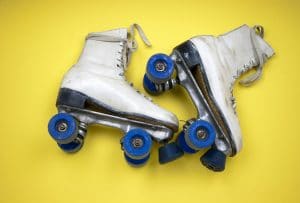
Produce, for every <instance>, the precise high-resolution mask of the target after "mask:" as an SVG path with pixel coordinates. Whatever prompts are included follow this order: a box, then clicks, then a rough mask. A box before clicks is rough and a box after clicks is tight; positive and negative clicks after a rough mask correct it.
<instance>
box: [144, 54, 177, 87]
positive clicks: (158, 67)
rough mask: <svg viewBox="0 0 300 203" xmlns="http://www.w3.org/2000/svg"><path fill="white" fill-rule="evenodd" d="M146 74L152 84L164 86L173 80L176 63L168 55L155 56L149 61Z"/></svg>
mask: <svg viewBox="0 0 300 203" xmlns="http://www.w3.org/2000/svg"><path fill="white" fill-rule="evenodd" d="M146 72H147V73H146V74H147V76H148V78H149V79H150V80H151V81H152V82H154V83H156V84H162V83H165V82H167V81H168V80H169V79H171V77H172V74H173V72H174V63H173V61H172V59H171V58H170V57H169V56H167V55H166V54H155V55H153V56H151V58H150V59H149V60H148V63H147V69H146Z"/></svg>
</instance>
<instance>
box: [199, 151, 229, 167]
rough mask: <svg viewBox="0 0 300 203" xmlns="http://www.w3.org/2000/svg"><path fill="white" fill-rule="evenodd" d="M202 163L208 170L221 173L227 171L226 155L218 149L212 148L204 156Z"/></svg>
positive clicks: (201, 159)
mask: <svg viewBox="0 0 300 203" xmlns="http://www.w3.org/2000/svg"><path fill="white" fill-rule="evenodd" d="M200 161H201V163H202V164H203V165H204V166H206V167H207V168H208V169H210V170H212V171H216V172H220V171H224V169H225V164H226V155H225V154H224V153H223V152H221V151H219V150H217V149H214V148H211V149H209V150H208V151H207V152H206V153H205V154H203V156H202V157H201V158H200Z"/></svg>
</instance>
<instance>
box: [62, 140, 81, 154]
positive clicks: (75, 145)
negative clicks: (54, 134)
mask: <svg viewBox="0 0 300 203" xmlns="http://www.w3.org/2000/svg"><path fill="white" fill-rule="evenodd" d="M83 143H84V142H83V140H78V139H76V140H74V141H72V142H70V143H67V144H59V143H58V146H59V147H60V148H61V149H62V150H63V151H64V152H67V153H75V152H78V151H79V150H80V149H81V147H82V146H83Z"/></svg>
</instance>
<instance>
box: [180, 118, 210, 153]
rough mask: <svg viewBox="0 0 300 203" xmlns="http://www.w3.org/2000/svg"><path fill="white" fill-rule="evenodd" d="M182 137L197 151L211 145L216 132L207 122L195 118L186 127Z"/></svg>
mask: <svg viewBox="0 0 300 203" xmlns="http://www.w3.org/2000/svg"><path fill="white" fill-rule="evenodd" d="M184 138H185V142H186V144H187V145H188V146H189V147H190V148H192V149H194V150H196V151H197V150H200V149H202V148H206V147H209V146H211V145H212V144H213V143H214V141H215V138H216V132H215V129H214V127H213V126H212V125H211V124H210V123H209V122H207V121H204V120H196V121H195V122H193V123H192V124H191V125H190V126H189V127H188V129H187V131H186V132H185V134H184Z"/></svg>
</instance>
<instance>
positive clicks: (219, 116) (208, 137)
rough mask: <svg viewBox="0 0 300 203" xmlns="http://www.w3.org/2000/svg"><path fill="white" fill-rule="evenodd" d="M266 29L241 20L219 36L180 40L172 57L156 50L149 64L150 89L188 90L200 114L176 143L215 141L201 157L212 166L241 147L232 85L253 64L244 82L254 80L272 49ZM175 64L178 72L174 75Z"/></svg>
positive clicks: (193, 147) (195, 146) (189, 147)
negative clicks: (264, 36)
mask: <svg viewBox="0 0 300 203" xmlns="http://www.w3.org/2000/svg"><path fill="white" fill-rule="evenodd" d="M263 34H264V32H263V28H262V27H261V26H255V27H254V28H250V27H248V26H247V25H243V26H241V27H239V28H237V29H235V30H233V31H231V32H228V33H226V34H224V35H220V36H218V37H214V36H210V35H207V36H196V37H193V38H191V39H190V40H188V41H186V42H184V43H182V44H181V45H179V46H177V47H176V48H175V49H174V50H173V52H172V54H171V56H170V57H168V56H166V55H162V54H158V55H154V56H152V57H151V58H150V59H149V62H148V64H147V74H146V76H145V77H144V87H145V88H146V90H147V91H148V92H150V93H153V94H157V93H159V92H161V91H164V90H166V89H170V88H172V87H173V86H175V84H180V85H182V86H184V88H185V89H186V90H187V91H188V93H189V94H190V96H191V98H192V100H193V102H194V104H195V106H196V107H197V110H198V116H197V119H191V120H189V121H188V122H187V123H186V125H185V126H184V131H183V132H182V133H181V134H180V135H179V137H178V139H177V143H178V145H179V146H180V147H181V148H182V149H183V150H184V151H185V152H188V153H194V152H196V151H198V150H200V149H201V148H205V147H209V146H211V145H212V148H211V149H210V150H209V151H208V152H207V153H206V154H204V155H203V156H202V157H201V162H202V163H203V164H204V165H205V166H207V167H208V168H210V169H212V170H215V171H222V170H224V167H225V158H226V155H228V156H234V155H235V154H236V153H237V152H239V151H240V150H241V147H242V137H241V130H240V125H239V121H238V117H237V114H236V111H235V107H236V103H235V99H234V97H233V95H232V88H233V84H234V83H235V81H236V79H238V78H239V77H240V76H241V75H242V74H243V73H245V72H247V71H248V70H251V69H253V68H254V69H256V73H254V74H253V75H250V76H249V77H248V78H246V79H244V80H241V81H240V83H241V84H243V85H246V86H247V85H250V84H252V83H253V82H254V81H256V80H257V79H258V78H259V77H260V76H261V73H262V68H263V65H264V63H265V62H266V60H267V59H268V58H270V57H271V56H272V55H273V54H274V51H273V49H272V48H271V47H270V45H268V44H267V43H266V42H265V41H264V40H263ZM174 69H176V71H177V76H176V78H172V75H173V71H174Z"/></svg>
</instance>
